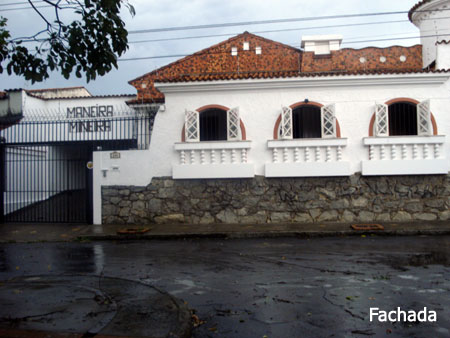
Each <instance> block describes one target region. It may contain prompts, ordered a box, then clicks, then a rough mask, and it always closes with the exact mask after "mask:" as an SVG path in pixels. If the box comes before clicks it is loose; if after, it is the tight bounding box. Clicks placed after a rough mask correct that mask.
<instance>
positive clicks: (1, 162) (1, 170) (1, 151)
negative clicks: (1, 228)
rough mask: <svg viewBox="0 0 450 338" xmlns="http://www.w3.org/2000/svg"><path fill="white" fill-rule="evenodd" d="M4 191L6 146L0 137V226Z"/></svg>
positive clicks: (2, 218) (3, 217)
mask: <svg viewBox="0 0 450 338" xmlns="http://www.w3.org/2000/svg"><path fill="white" fill-rule="evenodd" d="M5 191H6V146H5V142H4V140H3V139H2V138H1V137H0V224H3V223H5V199H4V192H5Z"/></svg>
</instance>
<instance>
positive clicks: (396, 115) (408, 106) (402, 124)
mask: <svg viewBox="0 0 450 338" xmlns="http://www.w3.org/2000/svg"><path fill="white" fill-rule="evenodd" d="M389 135H391V136H400V135H417V107H416V105H415V104H413V103H409V102H398V103H394V104H391V105H390V106H389Z"/></svg>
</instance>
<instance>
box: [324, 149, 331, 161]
mask: <svg viewBox="0 0 450 338" xmlns="http://www.w3.org/2000/svg"><path fill="white" fill-rule="evenodd" d="M325 155H326V156H325V161H326V162H331V147H330V146H328V147H327V150H326V152H325Z"/></svg>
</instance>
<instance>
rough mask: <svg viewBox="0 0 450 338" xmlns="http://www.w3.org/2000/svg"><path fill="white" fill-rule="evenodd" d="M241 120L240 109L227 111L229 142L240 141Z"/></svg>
mask: <svg viewBox="0 0 450 338" xmlns="http://www.w3.org/2000/svg"><path fill="white" fill-rule="evenodd" d="M240 130H241V119H240V117H239V108H238V107H236V108H233V109H230V110H228V111H227V140H228V141H237V140H240V138H241V136H240Z"/></svg>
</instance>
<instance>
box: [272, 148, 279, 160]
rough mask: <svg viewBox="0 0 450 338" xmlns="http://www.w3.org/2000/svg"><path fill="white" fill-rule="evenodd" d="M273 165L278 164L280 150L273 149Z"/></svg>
mask: <svg viewBox="0 0 450 338" xmlns="http://www.w3.org/2000/svg"><path fill="white" fill-rule="evenodd" d="M272 157H273V163H278V148H273V149H272Z"/></svg>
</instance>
